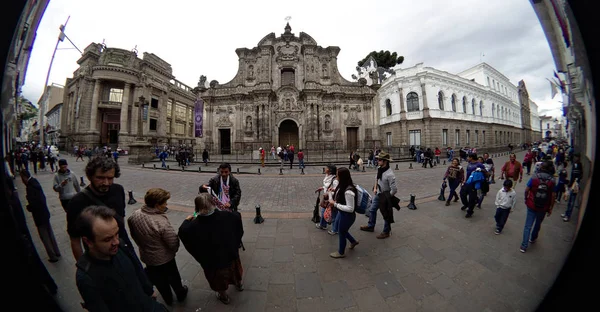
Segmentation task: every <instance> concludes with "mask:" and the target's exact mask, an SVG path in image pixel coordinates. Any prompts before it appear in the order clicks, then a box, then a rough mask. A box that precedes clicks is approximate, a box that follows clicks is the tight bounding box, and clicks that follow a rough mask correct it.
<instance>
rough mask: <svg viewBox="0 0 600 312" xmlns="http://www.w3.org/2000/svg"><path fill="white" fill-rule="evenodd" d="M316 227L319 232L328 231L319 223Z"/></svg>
mask: <svg viewBox="0 0 600 312" xmlns="http://www.w3.org/2000/svg"><path fill="white" fill-rule="evenodd" d="M315 227H316V228H317V229H319V230H327V228H326V227H322V226H321V224H319V223H315Z"/></svg>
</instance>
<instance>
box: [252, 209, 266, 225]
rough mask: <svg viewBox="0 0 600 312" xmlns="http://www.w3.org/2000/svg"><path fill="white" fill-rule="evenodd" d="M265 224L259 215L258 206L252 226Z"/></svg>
mask: <svg viewBox="0 0 600 312" xmlns="http://www.w3.org/2000/svg"><path fill="white" fill-rule="evenodd" d="M263 222H265V219H263V217H262V216H261V215H260V205H256V217H254V224H261V223H263Z"/></svg>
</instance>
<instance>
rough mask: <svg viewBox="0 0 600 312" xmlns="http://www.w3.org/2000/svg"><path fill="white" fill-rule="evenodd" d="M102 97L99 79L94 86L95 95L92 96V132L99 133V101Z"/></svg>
mask: <svg viewBox="0 0 600 312" xmlns="http://www.w3.org/2000/svg"><path fill="white" fill-rule="evenodd" d="M99 97H100V80H99V79H97V80H96V83H95V84H94V94H93V96H92V111H91V113H90V131H98V122H97V119H98V101H99Z"/></svg>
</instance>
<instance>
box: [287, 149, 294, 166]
mask: <svg viewBox="0 0 600 312" xmlns="http://www.w3.org/2000/svg"><path fill="white" fill-rule="evenodd" d="M288 159H289V160H290V169H292V167H293V166H294V151H293V150H291V149H290V150H289V151H288Z"/></svg>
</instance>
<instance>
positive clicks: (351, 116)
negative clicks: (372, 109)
mask: <svg viewBox="0 0 600 312" xmlns="http://www.w3.org/2000/svg"><path fill="white" fill-rule="evenodd" d="M361 111H362V109H361V108H360V106H344V113H347V114H348V116H347V117H346V120H344V125H346V126H349V127H358V126H360V125H362V120H360V118H359V117H358V113H360V112H361Z"/></svg>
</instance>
